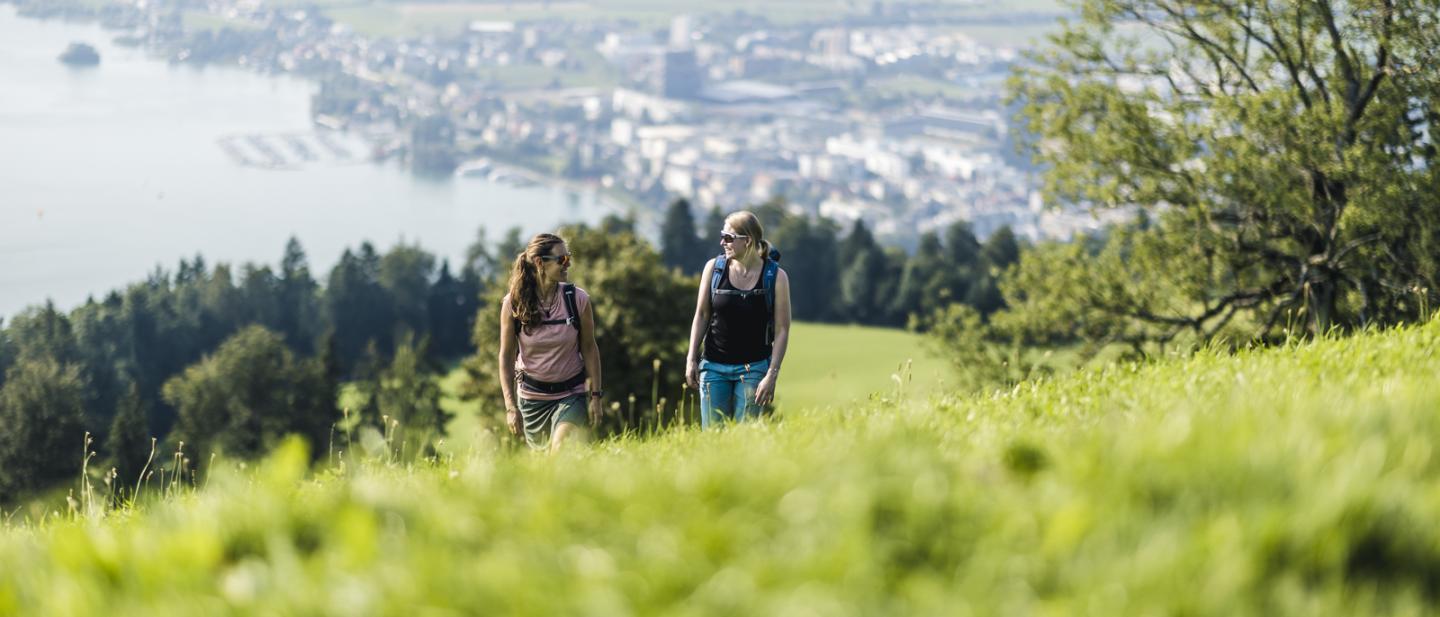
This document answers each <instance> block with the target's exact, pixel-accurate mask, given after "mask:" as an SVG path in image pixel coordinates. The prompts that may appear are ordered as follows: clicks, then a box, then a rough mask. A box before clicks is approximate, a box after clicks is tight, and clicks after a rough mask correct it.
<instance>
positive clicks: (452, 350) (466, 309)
mask: <svg viewBox="0 0 1440 617" xmlns="http://www.w3.org/2000/svg"><path fill="white" fill-rule="evenodd" d="M479 304H480V297H479V289H478V280H475V279H473V278H472V279H471V280H470V281H466V280H463V279H461V280H457V279H456V278H455V277H453V276H451V275H450V260H448V259H447V260H445V261H444V262H442V263H441V264H440V276H439V277H438V278H437V279H435V284H434V285H431V286H430V297H429V299H428V305H429V318H428V322H429V324H430V332H429V334H428V336H429V337H430V340H431V341H433V343H432V347H431V353H433V354H434V356H435V357H436V358H450V359H454V358H457V357H460V356H461V355H464V354H466V353H468V352H470V351H471V347H470V330H471V328H472V327H473V326H474V319H475V311H477V310H478V309H479V308H480V307H479Z"/></svg>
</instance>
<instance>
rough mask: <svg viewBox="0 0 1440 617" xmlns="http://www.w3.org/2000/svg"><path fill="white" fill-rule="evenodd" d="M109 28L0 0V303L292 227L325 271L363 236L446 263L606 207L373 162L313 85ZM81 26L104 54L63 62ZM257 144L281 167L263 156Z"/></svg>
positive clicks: (106, 282) (105, 283)
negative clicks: (334, 120) (324, 117)
mask: <svg viewBox="0 0 1440 617" xmlns="http://www.w3.org/2000/svg"><path fill="white" fill-rule="evenodd" d="M114 36H115V33H113V32H107V31H105V30H102V29H101V28H100V27H99V26H97V25H93V24H77V23H69V22H60V21H40V20H33V19H26V18H22V17H19V16H17V15H16V13H15V7H13V6H9V5H0V76H3V82H0V317H5V316H11V315H14V314H15V313H17V312H19V311H20V310H21V309H22V308H24V307H26V306H31V305H35V304H40V303H43V302H44V301H45V300H47V299H50V300H53V301H54V302H55V303H56V304H57V306H59V307H61V308H62V309H67V310H68V309H70V308H73V307H74V306H77V305H79V304H81V303H83V302H84V301H85V299H86V297H87V296H90V295H92V294H93V295H94V296H95V297H96V298H99V297H101V296H102V295H103V294H104V293H105V292H107V291H109V290H111V289H116V288H121V287H123V286H125V285H126V284H128V283H131V282H135V281H140V280H143V279H144V278H145V276H146V275H147V274H148V273H150V272H152V271H154V269H155V268H156V266H157V265H158V266H163V267H165V268H166V269H168V270H171V271H173V270H174V268H175V265H176V264H177V263H178V261H179V260H180V259H181V258H182V257H190V256H194V255H195V254H197V253H198V254H203V255H204V256H205V259H206V262H207V263H209V264H211V265H213V264H215V263H217V262H220V261H226V262H231V263H240V262H245V261H254V262H263V263H267V264H271V265H274V264H275V263H277V262H278V261H279V259H280V255H281V253H282V252H283V250H284V247H285V243H286V241H287V239H288V238H289V237H291V236H292V235H293V236H295V237H297V238H299V239H300V242H301V244H302V245H303V246H304V247H305V250H306V253H307V254H308V255H309V258H310V266H311V270H312V271H313V272H314V273H315V274H316V277H317V278H319V279H321V280H322V281H323V280H324V276H325V275H326V273H328V271H329V268H330V267H331V266H333V265H334V263H335V262H336V261H337V260H338V259H339V257H340V253H341V251H343V250H344V248H345V247H347V246H350V247H354V246H358V245H359V244H360V242H361V241H363V240H370V241H371V242H373V243H375V244H376V246H377V247H378V248H380V249H381V250H384V249H385V248H387V247H390V246H392V245H394V244H395V243H397V242H400V241H404V242H407V243H418V244H420V245H421V246H422V247H424V248H425V249H427V250H429V251H431V252H433V253H436V254H437V255H439V256H441V257H447V258H450V259H451V261H452V263H454V262H457V261H458V260H459V259H460V258H461V257H462V256H463V255H464V252H465V248H466V247H467V246H468V245H469V244H470V243H471V242H472V241H473V240H474V238H475V236H476V233H477V230H478V229H479V228H480V226H481V225H484V226H486V227H487V228H488V229H489V230H490V233H489V237H490V238H491V239H492V240H495V239H497V238H498V237H499V236H500V235H501V234H502V233H503V232H504V230H506V229H508V228H510V227H512V226H519V227H520V228H521V229H522V230H523V231H525V232H526V233H527V234H528V233H533V232H537V231H542V230H547V229H552V228H554V227H555V226H556V225H558V224H560V223H562V222H572V221H588V222H593V221H597V220H599V219H600V218H601V217H602V216H604V215H605V214H606V213H609V212H613V211H617V208H616V207H615V206H614V205H613V204H611V203H609V202H608V201H607V200H605V199H604V198H602V197H600V196H598V195H597V194H596V193H593V192H590V191H580V192H576V191H572V190H568V189H566V188H562V187H559V186H553V187H552V186H542V187H521V186H512V185H508V184H502V183H496V182H492V181H489V180H484V179H478V178H453V179H451V178H445V179H425V178H420V177H416V176H414V175H412V174H410V173H409V172H408V171H406V170H404V169H402V168H400V167H399V166H397V165H394V164H377V163H371V162H368V161H367V160H366V159H367V155H366V150H367V149H366V148H365V147H364V145H363V143H362V142H361V140H359V139H357V138H355V137H353V136H346V135H344V134H334V135H329V136H326V135H322V134H319V133H317V129H316V128H315V127H314V126H313V125H312V123H311V121H310V112H309V109H310V96H311V95H312V94H313V93H314V91H315V90H316V89H317V87H318V86H317V85H315V84H314V83H312V82H308V81H305V80H302V79H299V78H294V77H285V76H274V75H262V74H258V73H252V72H249V71H246V70H244V69H243V68H239V67H207V68H196V67H190V66H174V65H170V64H168V63H166V62H164V61H161V60H156V59H154V58H152V57H149V56H148V55H147V54H146V52H145V51H144V50H142V49H136V48H127V47H121V46H117V45H115V44H114V43H112V42H111V39H112V38H113V37H114ZM76 41H79V42H85V43H88V44H90V45H92V46H94V47H95V48H96V49H97V50H98V51H99V52H100V56H101V62H100V65H99V66H96V67H89V68H75V67H69V66H66V65H64V64H61V63H60V62H59V61H58V60H57V56H58V55H59V54H60V53H61V52H63V51H64V50H65V48H66V47H67V46H68V45H69V44H70V43H72V42H76ZM267 154H269V155H273V156H278V157H280V158H282V159H285V160H287V161H290V162H292V163H293V164H291V165H289V166H288V167H286V168H281V169H273V168H266V167H264V166H261V165H260V164H257V163H266V162H269V161H270V159H267V158H266V156H267ZM307 156H308V157H309V159H306V157H307ZM346 156H348V157H349V158H348V159H347V158H345V157H346ZM246 161H249V162H250V163H251V164H249V165H247V164H244V163H245V162H246Z"/></svg>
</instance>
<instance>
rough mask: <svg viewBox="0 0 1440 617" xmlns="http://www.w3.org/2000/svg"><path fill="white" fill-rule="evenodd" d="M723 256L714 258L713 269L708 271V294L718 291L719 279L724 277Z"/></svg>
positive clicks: (722, 254)
mask: <svg viewBox="0 0 1440 617" xmlns="http://www.w3.org/2000/svg"><path fill="white" fill-rule="evenodd" d="M725 264H726V262H725V254H724V253H721V254H719V255H717V256H715V267H714V268H712V269H711V270H710V294H711V295H714V294H715V291H716V290H718V289H720V279H721V278H724V276H725Z"/></svg>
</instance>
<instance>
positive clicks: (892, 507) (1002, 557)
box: [0, 322, 1440, 616]
mask: <svg viewBox="0 0 1440 617" xmlns="http://www.w3.org/2000/svg"><path fill="white" fill-rule="evenodd" d="M1437 343H1440V322H1432V323H1431V324H1429V325H1427V326H1424V327H1415V328H1409V329H1403V330H1397V331H1391V332H1385V333H1372V334H1364V335H1358V336H1355V337H1352V338H1347V339H1340V340H1329V341H1322V342H1318V343H1314V344H1305V345H1297V346H1293V347H1290V348H1279V349H1270V350H1264V351H1255V352H1243V353H1240V354H1238V355H1233V356H1232V355H1221V354H1202V355H1200V356H1198V357H1194V358H1190V359H1185V360H1173V361H1166V362H1160V363H1157V364H1154V365H1147V366H1125V365H1114V366H1110V367H1108V368H1104V369H1101V370H1092V371H1085V372H1080V373H1077V374H1074V375H1071V376H1069V377H1066V378H1063V379H1059V380H1056V381H1053V382H1047V383H1038V384H1030V385H1024V386H1021V387H1019V388H1016V389H1015V390H1013V391H1011V392H1008V393H1001V394H995V395H991V396H983V397H978V398H953V397H952V398H941V399H936V400H932V401H926V402H918V401H917V402H895V401H892V400H887V399H884V398H877V399H876V400H873V401H870V402H868V403H866V404H864V405H845V406H835V407H827V408H821V409H814V410H797V411H795V412H793V413H789V412H787V413H786V414H785V416H784V420H783V421H782V422H780V423H769V424H757V425H744V426H740V427H736V428H731V429H728V430H725V431H721V432H715V433H699V432H696V431H693V430H692V431H684V432H676V433H671V434H667V435H664V436H662V437H659V438H656V439H652V440H648V441H635V442H624V441H622V442H607V443H605V444H603V445H601V446H598V447H592V448H584V449H579V450H575V451H572V452H570V453H568V454H565V455H562V456H560V457H558V458H547V457H544V456H539V455H533V456H532V455H529V454H510V453H505V452H499V451H495V450H493V449H492V448H488V447H486V445H485V444H484V442H480V443H478V444H477V445H476V447H473V448H470V449H468V450H466V451H465V452H463V453H461V454H459V455H457V456H455V457H444V458H442V459H441V460H438V461H433V462H421V463H413V464H399V463H388V462H386V461H385V460H384V459H383V458H371V459H369V460H366V461H355V460H353V459H354V456H353V455H347V460H346V461H345V462H344V464H343V465H337V466H336V468H335V469H334V470H332V471H328V472H325V473H322V474H319V476H318V477H313V476H312V477H307V476H306V473H305V465H304V456H303V454H302V453H301V452H300V451H299V449H298V448H290V449H286V450H282V451H281V452H279V453H277V454H276V455H275V456H273V457H272V458H271V459H270V460H269V461H267V462H266V463H264V464H263V465H261V466H259V467H258V468H255V467H254V466H252V468H251V469H249V470H245V471H229V472H221V473H217V474H216V476H215V477H214V478H208V479H207V478H201V479H199V483H200V484H201V485H205V484H208V488H201V489H198V490H195V491H187V492H183V493H181V494H180V495H179V496H175V497H171V498H168V499H165V500H162V501H160V502H158V503H153V504H150V505H147V506H145V507H144V508H141V509H140V510H139V511H130V512H121V513H119V514H112V515H110V516H108V517H101V516H95V517H91V518H88V519H79V520H70V519H71V518H72V517H69V516H66V515H64V514H63V513H62V514H60V515H58V516H57V517H52V518H51V519H49V520H48V521H46V522H45V523H43V524H40V525H38V526H21V525H18V524H17V523H13V522H12V523H11V525H10V527H9V528H8V529H6V530H4V531H3V532H0V564H4V567H3V568H0V615H9V614H20V613H24V614H36V615H42V614H43V615H52V614H53V615H76V614H100V613H104V614H109V615H193V614H222V615H223V614H236V615H241V614H244V615H249V614H255V615H271V614H274V615H462V614H486V615H495V614H527V615H561V614H563V615H650V614H667V615H669V614H679V615H780V614H783V615H999V614H1004V615H1030V614H1046V615H1104V616H1111V615H1226V616H1230V615H1307V616H1310V615H1337V616H1338V615H1344V616H1351V615H1389V614H1393V615H1420V614H1428V613H1432V612H1434V604H1435V602H1436V601H1437V593H1440V575H1437V574H1436V573H1437V572H1440V531H1437V528H1436V526H1435V525H1434V524H1433V523H1434V521H1435V520H1440V481H1437V480H1440V473H1437V472H1440V456H1437V454H1436V450H1435V448H1436V446H1435V444H1436V443H1437V441H1440V439H1437V438H1440V416H1437V410H1440V381H1437V380H1436V379H1435V375H1436V374H1437V371H1440V354H1437V353H1436V351H1437ZM796 361H798V359H797V360H796ZM877 363H878V360H877ZM797 368H798V367H797ZM837 388H838V386H837ZM81 497H83V495H81Z"/></svg>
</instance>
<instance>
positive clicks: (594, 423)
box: [586, 395, 605, 429]
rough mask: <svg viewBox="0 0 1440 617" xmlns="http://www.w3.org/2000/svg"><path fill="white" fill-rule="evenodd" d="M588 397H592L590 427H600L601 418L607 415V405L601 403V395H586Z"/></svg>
mask: <svg viewBox="0 0 1440 617" xmlns="http://www.w3.org/2000/svg"><path fill="white" fill-rule="evenodd" d="M586 398H588V399H590V405H589V409H590V428H592V429H594V428H599V427H600V418H602V417H604V415H605V407H603V406H602V405H601V402H600V397H598V396H589V395H586Z"/></svg>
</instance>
